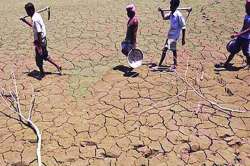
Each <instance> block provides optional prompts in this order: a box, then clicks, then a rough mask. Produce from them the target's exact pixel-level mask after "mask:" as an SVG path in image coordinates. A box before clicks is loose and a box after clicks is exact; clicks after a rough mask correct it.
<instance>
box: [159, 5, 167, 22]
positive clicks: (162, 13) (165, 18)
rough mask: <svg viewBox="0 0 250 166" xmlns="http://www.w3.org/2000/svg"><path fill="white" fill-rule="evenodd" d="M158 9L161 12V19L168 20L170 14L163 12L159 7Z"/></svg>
mask: <svg viewBox="0 0 250 166" xmlns="http://www.w3.org/2000/svg"><path fill="white" fill-rule="evenodd" d="M158 11H160V12H161V17H162V18H163V20H169V19H170V14H165V13H164V11H163V10H162V9H161V8H158Z"/></svg>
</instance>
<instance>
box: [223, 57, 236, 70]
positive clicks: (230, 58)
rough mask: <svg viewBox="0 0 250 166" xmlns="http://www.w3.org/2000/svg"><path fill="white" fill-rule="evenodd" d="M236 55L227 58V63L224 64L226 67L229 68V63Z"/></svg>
mask: <svg viewBox="0 0 250 166" xmlns="http://www.w3.org/2000/svg"><path fill="white" fill-rule="evenodd" d="M234 55H235V54H230V55H229V57H228V58H227V61H226V62H225V63H224V66H225V67H226V66H228V65H229V63H230V62H231V61H232V60H233V58H234Z"/></svg>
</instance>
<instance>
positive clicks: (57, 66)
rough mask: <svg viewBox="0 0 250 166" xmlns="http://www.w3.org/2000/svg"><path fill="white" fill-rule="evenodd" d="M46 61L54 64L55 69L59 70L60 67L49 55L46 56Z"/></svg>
mask: <svg viewBox="0 0 250 166" xmlns="http://www.w3.org/2000/svg"><path fill="white" fill-rule="evenodd" d="M47 61H48V62H49V63H51V64H52V65H54V66H55V67H56V68H57V70H58V71H59V72H61V70H62V67H61V66H59V65H57V64H56V63H55V62H54V60H53V59H52V58H51V57H48V58H47Z"/></svg>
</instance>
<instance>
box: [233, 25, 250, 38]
mask: <svg viewBox="0 0 250 166" xmlns="http://www.w3.org/2000/svg"><path fill="white" fill-rule="evenodd" d="M246 33H250V27H249V28H247V29H246V30H244V31H241V32H239V33H236V34H235V35H233V36H234V37H239V36H241V35H244V34H246Z"/></svg>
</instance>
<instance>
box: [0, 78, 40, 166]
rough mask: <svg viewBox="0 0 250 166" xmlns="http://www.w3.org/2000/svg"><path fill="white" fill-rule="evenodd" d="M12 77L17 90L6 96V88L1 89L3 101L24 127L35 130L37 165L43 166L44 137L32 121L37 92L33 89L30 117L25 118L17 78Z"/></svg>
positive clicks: (0, 95) (0, 94)
mask: <svg viewBox="0 0 250 166" xmlns="http://www.w3.org/2000/svg"><path fill="white" fill-rule="evenodd" d="M12 76H13V77H12V80H13V84H14V88H15V90H14V92H13V91H11V90H10V91H9V94H8V95H6V94H5V93H6V92H7V91H6V90H5V89H4V88H1V89H2V92H1V93H0V97H1V99H2V100H3V102H4V104H5V105H6V107H8V108H9V110H11V111H12V112H14V113H16V114H17V115H18V116H19V120H20V121H21V122H22V123H23V124H24V125H26V126H28V127H29V128H31V129H32V130H34V132H35V134H36V136H37V148H36V155H37V164H38V166H42V160H41V141H42V135H41V133H40V130H39V128H38V127H37V126H36V125H35V124H34V123H33V121H32V112H33V109H34V104H35V91H34V89H33V87H32V100H31V103H30V109H29V115H28V118H25V117H24V115H23V114H22V111H21V104H20V98H19V93H18V88H17V83H16V77H15V75H14V73H12Z"/></svg>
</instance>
